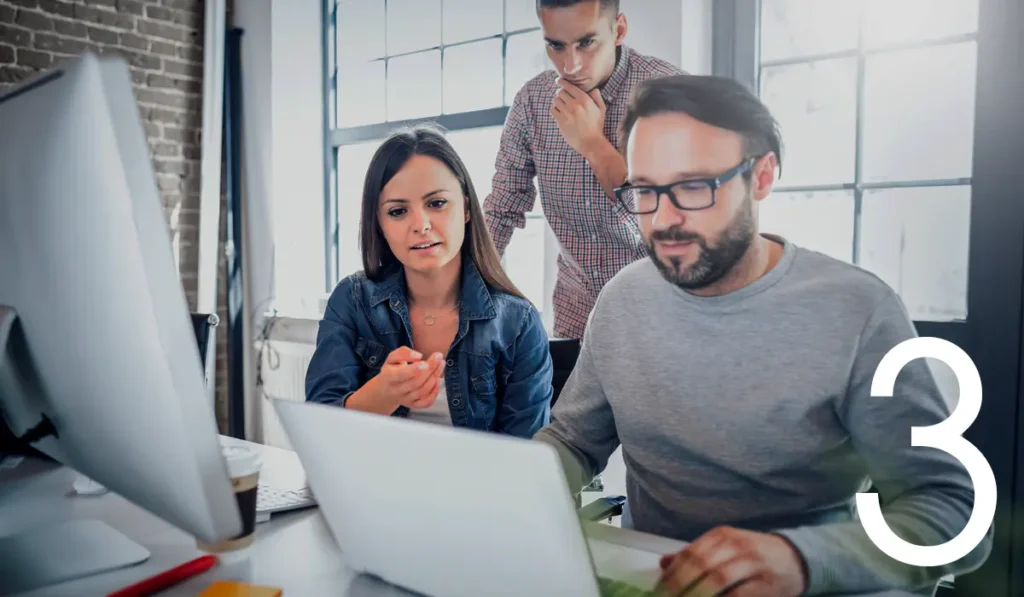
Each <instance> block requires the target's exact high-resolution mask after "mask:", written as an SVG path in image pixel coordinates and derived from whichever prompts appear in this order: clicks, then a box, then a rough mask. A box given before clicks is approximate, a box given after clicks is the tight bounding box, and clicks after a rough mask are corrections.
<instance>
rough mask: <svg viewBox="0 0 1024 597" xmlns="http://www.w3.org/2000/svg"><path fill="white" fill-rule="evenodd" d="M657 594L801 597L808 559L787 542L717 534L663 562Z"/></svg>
mask: <svg viewBox="0 0 1024 597" xmlns="http://www.w3.org/2000/svg"><path fill="white" fill-rule="evenodd" d="M661 570H662V573H661V580H660V581H659V582H658V587H657V590H656V592H658V594H659V595H671V596H673V597H797V596H798V595H802V594H803V592H804V591H805V590H806V586H807V581H806V579H805V578H804V571H803V558H802V557H801V556H800V554H799V553H798V552H797V551H796V549H795V548H793V546H792V545H790V543H789V542H788V541H786V540H785V539H783V538H782V537H779V536H777V535H769V534H765V533H755V532H751V531H743V530H739V529H734V528H730V527H719V528H716V529H713V530H711V531H709V532H707V533H705V534H704V535H702V536H701V537H700V538H698V539H697V540H696V541H694V542H693V543H691V544H690V545H688V546H686V548H684V549H683V550H682V551H680V552H679V553H675V554H669V555H666V556H664V557H663V558H662V559H661Z"/></svg>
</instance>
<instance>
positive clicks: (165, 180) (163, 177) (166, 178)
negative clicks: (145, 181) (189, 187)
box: [156, 174, 181, 191]
mask: <svg viewBox="0 0 1024 597" xmlns="http://www.w3.org/2000/svg"><path fill="white" fill-rule="evenodd" d="M156 182H157V186H159V187H160V190H161V191H178V190H181V177H180V176H172V175H169V174H159V175H157V177H156Z"/></svg>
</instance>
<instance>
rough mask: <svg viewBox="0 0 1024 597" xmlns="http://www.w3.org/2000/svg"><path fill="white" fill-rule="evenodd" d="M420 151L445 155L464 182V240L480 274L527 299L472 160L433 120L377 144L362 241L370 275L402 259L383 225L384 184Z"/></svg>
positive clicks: (369, 172)
mask: <svg viewBox="0 0 1024 597" xmlns="http://www.w3.org/2000/svg"><path fill="white" fill-rule="evenodd" d="M414 155H424V156H430V157H432V158H435V159H437V160H440V161H441V162H442V163H444V164H445V165H446V166H448V169H449V170H451V171H452V173H453V174H454V175H455V178H457V179H458V180H459V184H460V185H461V186H462V194H463V195H464V196H465V198H466V209H467V210H469V221H468V222H466V232H465V238H464V239H463V241H462V248H461V253H462V258H463V259H466V258H468V259H471V260H472V261H473V264H474V265H475V266H476V269H477V271H479V272H480V276H481V277H482V278H483V279H484V282H486V283H487V284H488V285H489V286H492V287H494V288H496V289H498V290H500V291H502V292H507V293H508V294H511V295H513V296H517V297H519V298H522V299H526V297H525V296H524V295H523V293H522V292H520V291H519V289H518V288H516V286H515V284H513V283H512V280H510V279H509V277H508V275H507V274H506V273H505V270H504V269H502V267H501V258H500V257H499V256H498V251H497V249H495V248H494V243H493V241H492V240H491V235H490V233H489V232H488V231H487V226H486V225H485V224H484V212H483V209H481V208H480V201H479V199H478V198H477V194H476V189H475V188H473V181H472V180H470V178H469V172H468V171H467V170H466V165H465V164H464V163H463V162H462V159H461V158H460V157H459V155H458V154H457V153H456V152H455V149H454V148H453V147H452V146H451V143H449V142H448V139H447V138H445V136H444V133H443V132H442V131H441V130H440V129H438V128H435V127H433V126H430V125H418V126H415V127H412V128H408V129H404V130H400V131H398V132H395V133H393V134H391V136H389V137H388V138H387V139H386V140H385V141H384V143H382V144H381V146H380V147H379V148H377V151H376V153H374V154H373V159H372V160H370V167H369V168H367V170H366V180H365V181H364V184H363V209H362V215H361V219H360V223H359V244H360V247H361V249H362V252H363V270H364V271H365V273H366V276H367V277H368V278H369V279H371V280H374V281H377V280H379V279H380V278H381V277H382V275H383V272H384V271H385V270H387V269H389V268H390V267H391V266H393V265H396V264H399V261H398V258H397V257H395V254H394V253H393V252H392V251H391V247H390V246H388V241H387V239H385V238H384V232H383V230H382V229H381V227H380V222H379V221H378V213H379V209H378V206H379V202H380V194H381V192H383V190H384V187H385V186H386V185H387V184H388V182H390V181H391V179H392V178H393V177H394V176H395V174H397V173H398V171H399V170H400V169H401V168H402V166H404V165H405V163H406V162H408V161H409V159H410V158H412V156H414Z"/></svg>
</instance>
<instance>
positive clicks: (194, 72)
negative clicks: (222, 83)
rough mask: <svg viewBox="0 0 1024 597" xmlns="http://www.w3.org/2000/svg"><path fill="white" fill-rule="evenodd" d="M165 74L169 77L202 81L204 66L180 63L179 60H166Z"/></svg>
mask: <svg viewBox="0 0 1024 597" xmlns="http://www.w3.org/2000/svg"><path fill="white" fill-rule="evenodd" d="M164 72H165V73H167V74H169V75H179V76H182V77H191V78H195V79H201V78H202V76H203V65H202V64H196V63H192V62H178V61H177V60H164Z"/></svg>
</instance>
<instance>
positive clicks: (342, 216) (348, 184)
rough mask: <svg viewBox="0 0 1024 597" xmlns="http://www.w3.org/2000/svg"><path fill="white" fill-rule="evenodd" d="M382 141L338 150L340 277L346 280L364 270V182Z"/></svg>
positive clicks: (345, 146) (343, 146) (347, 146)
mask: <svg viewBox="0 0 1024 597" xmlns="http://www.w3.org/2000/svg"><path fill="white" fill-rule="evenodd" d="M380 143H381V142H380V141H371V142H368V143H359V144H356V145H342V146H341V147H339V148H338V273H339V275H340V276H341V277H342V278H344V277H345V276H347V275H349V274H352V273H354V272H357V271H359V270H361V269H363V258H362V254H361V253H360V251H359V217H360V212H361V211H362V210H361V206H360V202H361V201H362V197H363V179H364V178H366V169H367V168H368V167H369V165H370V159H372V158H373V153H374V152H375V151H377V148H378V147H379V146H380Z"/></svg>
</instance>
